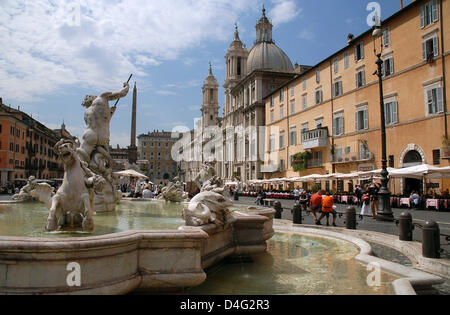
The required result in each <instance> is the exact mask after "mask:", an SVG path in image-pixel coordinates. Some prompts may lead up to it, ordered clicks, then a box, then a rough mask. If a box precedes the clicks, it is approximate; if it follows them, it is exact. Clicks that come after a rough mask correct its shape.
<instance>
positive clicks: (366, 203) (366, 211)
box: [361, 193, 370, 216]
mask: <svg viewBox="0 0 450 315" xmlns="http://www.w3.org/2000/svg"><path fill="white" fill-rule="evenodd" d="M361 215H363V216H364V215H367V216H368V215H370V195H369V194H368V193H365V194H364V195H363V197H362V207H361Z"/></svg>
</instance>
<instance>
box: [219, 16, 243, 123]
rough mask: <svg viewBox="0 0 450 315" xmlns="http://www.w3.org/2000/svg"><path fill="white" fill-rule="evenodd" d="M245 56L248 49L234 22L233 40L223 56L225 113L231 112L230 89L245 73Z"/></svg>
mask: <svg viewBox="0 0 450 315" xmlns="http://www.w3.org/2000/svg"><path fill="white" fill-rule="evenodd" d="M247 58H248V51H247V48H246V47H245V45H244V44H243V43H242V41H241V39H240V38H239V30H238V26H237V24H236V25H235V30H234V40H233V42H232V43H231V45H230V48H229V49H228V52H227V54H226V56H225V61H226V78H225V84H224V85H223V87H224V88H225V106H224V114H225V115H227V114H228V113H229V112H231V96H230V91H231V89H232V88H233V87H235V86H236V85H237V84H238V83H239V82H240V81H241V80H242V79H243V78H245V76H246V75H247Z"/></svg>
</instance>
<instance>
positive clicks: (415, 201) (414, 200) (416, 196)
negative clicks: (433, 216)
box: [409, 190, 420, 209]
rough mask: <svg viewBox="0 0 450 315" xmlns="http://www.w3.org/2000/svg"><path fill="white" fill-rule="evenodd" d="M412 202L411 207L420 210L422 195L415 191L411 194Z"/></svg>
mask: <svg viewBox="0 0 450 315" xmlns="http://www.w3.org/2000/svg"><path fill="white" fill-rule="evenodd" d="M409 199H410V200H411V206H412V207H413V208H414V209H419V204H420V195H419V193H418V192H417V191H414V190H413V192H412V193H411V196H410V198H409Z"/></svg>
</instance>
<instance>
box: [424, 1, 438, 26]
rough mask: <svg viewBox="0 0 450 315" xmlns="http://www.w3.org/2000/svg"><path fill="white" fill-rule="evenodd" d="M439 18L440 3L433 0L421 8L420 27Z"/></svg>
mask: <svg viewBox="0 0 450 315" xmlns="http://www.w3.org/2000/svg"><path fill="white" fill-rule="evenodd" d="M438 20H439V4H438V1H437V0H433V1H430V2H428V3H427V4H425V5H423V6H422V7H421V8H420V27H422V28H424V27H425V26H428V25H430V24H431V23H434V22H436V21H438Z"/></svg>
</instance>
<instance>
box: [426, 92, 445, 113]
mask: <svg viewBox="0 0 450 315" xmlns="http://www.w3.org/2000/svg"><path fill="white" fill-rule="evenodd" d="M425 97H426V101H427V111H428V115H433V114H439V113H442V112H443V111H444V102H443V97H442V87H441V86H434V87H429V88H427V89H426V90H425Z"/></svg>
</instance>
